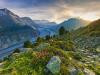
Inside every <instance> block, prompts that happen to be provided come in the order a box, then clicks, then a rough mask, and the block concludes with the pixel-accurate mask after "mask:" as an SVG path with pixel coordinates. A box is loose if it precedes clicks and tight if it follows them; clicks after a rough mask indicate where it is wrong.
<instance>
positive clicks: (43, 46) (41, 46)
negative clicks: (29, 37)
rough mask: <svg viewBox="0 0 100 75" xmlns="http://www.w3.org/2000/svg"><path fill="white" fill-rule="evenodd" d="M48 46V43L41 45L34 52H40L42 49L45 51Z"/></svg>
mask: <svg viewBox="0 0 100 75" xmlns="http://www.w3.org/2000/svg"><path fill="white" fill-rule="evenodd" d="M49 46H50V44H48V43H41V44H40V45H39V46H38V47H37V48H36V50H38V51H40V50H43V49H46V48H48V47H49Z"/></svg>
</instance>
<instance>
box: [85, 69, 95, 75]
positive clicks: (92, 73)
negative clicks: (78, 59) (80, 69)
mask: <svg viewBox="0 0 100 75" xmlns="http://www.w3.org/2000/svg"><path fill="white" fill-rule="evenodd" d="M84 74H85V75H95V73H94V72H93V71H91V70H89V69H86V68H85V69H84Z"/></svg>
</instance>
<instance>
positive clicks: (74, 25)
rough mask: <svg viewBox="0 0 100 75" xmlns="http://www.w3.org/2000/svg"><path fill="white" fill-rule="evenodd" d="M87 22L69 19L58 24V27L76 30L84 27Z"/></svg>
mask: <svg viewBox="0 0 100 75" xmlns="http://www.w3.org/2000/svg"><path fill="white" fill-rule="evenodd" d="M88 23H89V22H88V21H85V20H82V19H78V18H70V19H68V20H67V21H64V22H62V23H61V24H59V27H61V26H63V27H64V28H65V29H66V30H69V31H71V30H76V29H78V28H80V27H84V26H86V25H87V24H88Z"/></svg>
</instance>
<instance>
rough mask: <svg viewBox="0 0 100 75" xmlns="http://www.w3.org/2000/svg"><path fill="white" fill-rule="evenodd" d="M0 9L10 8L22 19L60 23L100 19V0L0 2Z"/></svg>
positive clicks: (20, 0) (23, 0)
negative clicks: (73, 20) (75, 18)
mask: <svg viewBox="0 0 100 75" xmlns="http://www.w3.org/2000/svg"><path fill="white" fill-rule="evenodd" d="M0 8H8V9H9V10H11V11H13V12H14V13H16V14H17V15H19V16H21V17H24V16H25V17H30V18H32V19H33V20H49V21H53V22H56V23H60V22H62V21H64V20H67V19H69V18H73V17H77V18H82V19H84V20H90V21H93V20H96V19H99V18H100V0H0Z"/></svg>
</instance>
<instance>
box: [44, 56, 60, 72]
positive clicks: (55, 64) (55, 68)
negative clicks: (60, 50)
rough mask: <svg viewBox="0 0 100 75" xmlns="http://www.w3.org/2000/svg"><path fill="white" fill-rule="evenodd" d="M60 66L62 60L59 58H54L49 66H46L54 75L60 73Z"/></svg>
mask: <svg viewBox="0 0 100 75" xmlns="http://www.w3.org/2000/svg"><path fill="white" fill-rule="evenodd" d="M60 65H61V60H60V58H59V57H58V56H53V57H52V58H51V59H50V61H49V62H48V64H47V65H46V68H47V69H48V70H49V71H50V72H51V73H52V74H57V73H59V72H60Z"/></svg>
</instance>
